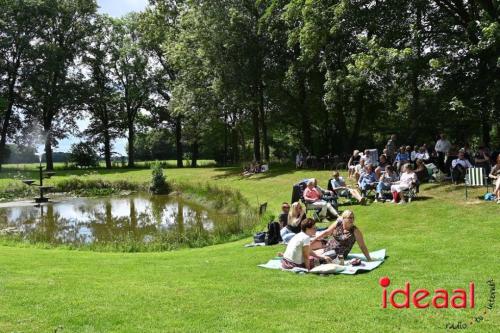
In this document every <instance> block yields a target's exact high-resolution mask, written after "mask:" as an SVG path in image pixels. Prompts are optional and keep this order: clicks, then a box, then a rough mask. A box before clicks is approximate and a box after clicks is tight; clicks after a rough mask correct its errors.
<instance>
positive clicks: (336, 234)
mask: <svg viewBox="0 0 500 333" xmlns="http://www.w3.org/2000/svg"><path fill="white" fill-rule="evenodd" d="M329 236H330V237H331V238H330V239H329V240H328V241H327V242H326V245H325V246H324V247H323V246H321V245H322V243H321V242H320V241H321V240H323V239H324V238H325V237H329ZM356 242H358V245H359V248H360V249H361V251H362V252H363V254H364V255H365V257H366V260H368V261H371V260H372V259H371V257H370V252H368V248H367V247H366V244H365V240H364V238H363V233H362V232H361V230H359V228H358V227H356V226H355V225H354V213H353V212H352V211H351V210H345V211H344V212H343V213H342V216H341V217H339V218H338V219H337V221H335V222H334V223H332V225H330V226H329V227H328V229H326V230H325V231H323V232H321V233H319V234H318V235H316V237H314V238H313V239H312V240H311V246H312V248H313V249H314V248H318V247H320V248H321V247H323V248H322V249H320V250H317V251H316V253H317V254H319V255H325V256H328V257H330V258H332V259H335V258H337V257H338V256H344V258H346V257H347V255H348V254H349V252H351V250H352V247H353V246H354V243H356ZM320 244H321V245H320Z"/></svg>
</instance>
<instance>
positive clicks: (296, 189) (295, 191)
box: [291, 178, 338, 214]
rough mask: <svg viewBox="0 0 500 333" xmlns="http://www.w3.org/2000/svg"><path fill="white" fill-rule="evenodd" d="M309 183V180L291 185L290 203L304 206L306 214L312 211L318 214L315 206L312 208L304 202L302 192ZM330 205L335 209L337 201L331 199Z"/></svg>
mask: <svg viewBox="0 0 500 333" xmlns="http://www.w3.org/2000/svg"><path fill="white" fill-rule="evenodd" d="M308 181H309V178H308V179H302V180H301V181H300V182H298V183H296V184H294V185H293V188H292V201H291V202H292V203H293V202H297V201H301V202H302V203H303V204H304V206H305V207H306V214H307V212H308V211H310V210H312V211H315V212H319V211H320V210H321V209H318V207H316V206H313V205H311V204H309V203H307V202H306V200H304V190H305V189H306V187H307V182H308ZM330 202H331V204H332V205H333V206H334V207H335V209H337V206H338V204H337V199H336V198H331V201H330Z"/></svg>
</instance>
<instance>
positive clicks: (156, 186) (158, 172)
mask: <svg viewBox="0 0 500 333" xmlns="http://www.w3.org/2000/svg"><path fill="white" fill-rule="evenodd" d="M149 190H150V191H151V193H153V194H167V193H169V192H170V186H169V185H168V183H167V180H166V177H165V176H164V175H163V169H162V166H161V164H160V163H159V162H156V163H154V164H153V165H152V166H151V186H150V187H149Z"/></svg>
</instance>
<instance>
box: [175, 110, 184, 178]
mask: <svg viewBox="0 0 500 333" xmlns="http://www.w3.org/2000/svg"><path fill="white" fill-rule="evenodd" d="M175 151H176V157H177V167H178V168H182V167H184V161H183V159H182V158H183V155H184V152H183V150H182V118H181V116H177V118H175Z"/></svg>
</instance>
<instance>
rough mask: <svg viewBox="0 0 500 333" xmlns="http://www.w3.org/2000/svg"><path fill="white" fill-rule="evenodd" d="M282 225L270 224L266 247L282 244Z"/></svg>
mask: <svg viewBox="0 0 500 333" xmlns="http://www.w3.org/2000/svg"><path fill="white" fill-rule="evenodd" d="M281 240H282V239H281V234H280V224H279V223H278V222H269V224H268V225H267V233H266V237H265V243H266V245H274V244H278V243H279V242H281Z"/></svg>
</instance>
